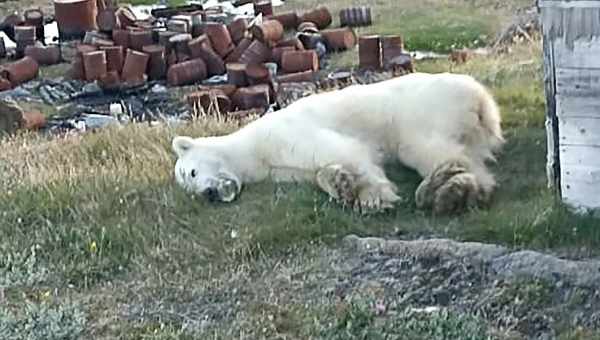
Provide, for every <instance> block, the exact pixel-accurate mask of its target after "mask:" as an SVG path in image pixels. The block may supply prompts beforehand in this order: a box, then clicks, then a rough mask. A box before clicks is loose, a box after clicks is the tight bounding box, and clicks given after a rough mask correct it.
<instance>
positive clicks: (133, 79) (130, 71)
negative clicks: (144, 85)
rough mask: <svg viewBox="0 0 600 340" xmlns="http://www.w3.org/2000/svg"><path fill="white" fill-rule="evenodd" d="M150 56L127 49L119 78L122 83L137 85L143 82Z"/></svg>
mask: <svg viewBox="0 0 600 340" xmlns="http://www.w3.org/2000/svg"><path fill="white" fill-rule="evenodd" d="M149 60H150V56H149V55H148V54H147V53H143V52H139V51H136V50H133V49H131V48H128V49H127V53H126V54H125V62H124V64H123V72H122V74H121V78H122V79H123V81H124V82H127V83H130V84H137V83H140V82H142V81H143V80H144V75H145V74H146V69H147V67H148V61H149Z"/></svg>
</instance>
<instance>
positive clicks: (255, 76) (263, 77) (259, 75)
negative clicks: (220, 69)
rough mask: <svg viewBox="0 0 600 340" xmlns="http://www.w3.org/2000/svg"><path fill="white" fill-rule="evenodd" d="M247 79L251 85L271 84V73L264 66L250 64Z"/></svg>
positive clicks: (247, 67)
mask: <svg viewBox="0 0 600 340" xmlns="http://www.w3.org/2000/svg"><path fill="white" fill-rule="evenodd" d="M246 79H248V84H250V85H258V84H269V83H270V82H271V73H269V69H268V68H267V67H266V66H265V65H264V64H250V65H247V66H246Z"/></svg>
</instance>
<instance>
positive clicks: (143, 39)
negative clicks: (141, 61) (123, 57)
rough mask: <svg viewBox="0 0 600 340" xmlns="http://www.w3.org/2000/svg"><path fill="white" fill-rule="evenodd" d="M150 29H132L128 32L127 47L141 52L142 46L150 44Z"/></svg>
mask: <svg viewBox="0 0 600 340" xmlns="http://www.w3.org/2000/svg"><path fill="white" fill-rule="evenodd" d="M153 43H154V41H153V40H152V31H151V30H132V31H130V32H129V48H131V49H133V50H136V51H138V52H141V51H142V50H143V49H144V46H148V45H152V44H153Z"/></svg>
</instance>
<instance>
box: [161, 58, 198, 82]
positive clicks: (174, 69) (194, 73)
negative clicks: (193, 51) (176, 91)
mask: <svg viewBox="0 0 600 340" xmlns="http://www.w3.org/2000/svg"><path fill="white" fill-rule="evenodd" d="M206 76H207V71H206V64H205V63H204V61H202V59H192V60H188V61H185V62H182V63H179V64H175V65H173V66H171V67H170V68H169V70H168V71H167V82H168V84H169V85H171V86H181V85H190V84H193V83H195V82H198V81H201V80H204V79H206Z"/></svg>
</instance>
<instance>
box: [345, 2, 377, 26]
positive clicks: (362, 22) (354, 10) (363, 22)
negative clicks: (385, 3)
mask: <svg viewBox="0 0 600 340" xmlns="http://www.w3.org/2000/svg"><path fill="white" fill-rule="evenodd" d="M371 24H372V19H371V8H370V7H367V6H360V7H351V8H344V9H342V10H341V11H340V26H349V27H360V26H370V25H371Z"/></svg>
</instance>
